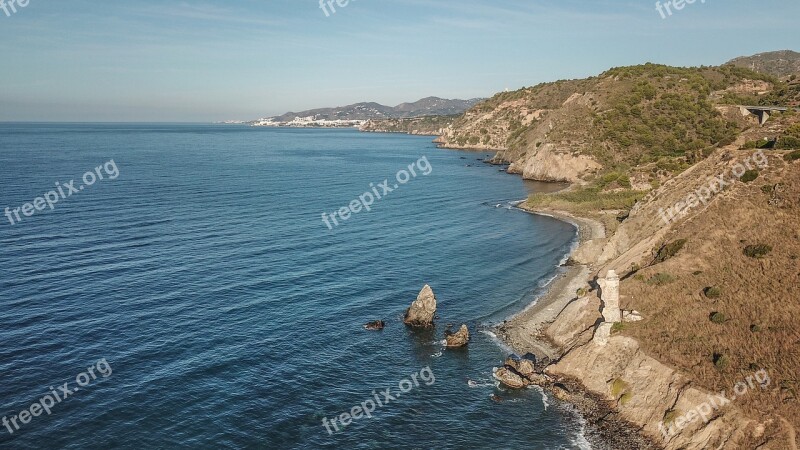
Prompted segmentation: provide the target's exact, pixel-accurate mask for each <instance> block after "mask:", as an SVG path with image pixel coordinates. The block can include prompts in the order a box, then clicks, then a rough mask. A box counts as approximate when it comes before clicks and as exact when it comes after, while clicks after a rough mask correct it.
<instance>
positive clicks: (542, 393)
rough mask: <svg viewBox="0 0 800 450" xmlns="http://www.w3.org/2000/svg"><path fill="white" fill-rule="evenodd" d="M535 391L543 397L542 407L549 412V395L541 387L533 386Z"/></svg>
mask: <svg viewBox="0 0 800 450" xmlns="http://www.w3.org/2000/svg"><path fill="white" fill-rule="evenodd" d="M530 387H531V388H533V389H536V390H537V391H539V394H541V395H542V406H544V410H545V411H547V407H548V406H550V402H548V400H549V398H548V397H547V393H545V392H544V389H542V387H541V386H536V385H531V386H530Z"/></svg>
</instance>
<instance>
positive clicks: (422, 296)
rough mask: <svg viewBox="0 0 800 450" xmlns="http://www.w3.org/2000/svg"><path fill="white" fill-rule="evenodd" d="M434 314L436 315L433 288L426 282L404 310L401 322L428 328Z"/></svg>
mask: <svg viewBox="0 0 800 450" xmlns="http://www.w3.org/2000/svg"><path fill="white" fill-rule="evenodd" d="M434 315H436V296H435V295H433V289H431V287H430V286H428V285H427V284H426V285H425V287H424V288H422V291H420V293H419V295H418V296H417V299H416V300H415V301H414V303H412V304H411V306H410V307H409V308H408V309H407V310H406V315H405V317H404V318H403V322H404V323H405V324H406V325H409V326H412V327H416V328H428V327H430V326H432V325H433V317H434Z"/></svg>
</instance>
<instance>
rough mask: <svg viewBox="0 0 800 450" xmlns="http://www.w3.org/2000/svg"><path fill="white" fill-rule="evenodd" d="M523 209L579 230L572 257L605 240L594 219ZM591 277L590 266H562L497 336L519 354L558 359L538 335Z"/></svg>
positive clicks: (551, 348) (550, 211)
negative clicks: (565, 223) (596, 240)
mask: <svg viewBox="0 0 800 450" xmlns="http://www.w3.org/2000/svg"><path fill="white" fill-rule="evenodd" d="M523 206H524V203H521V204H520V205H519V206H518V207H519V208H520V209H522V210H523V211H526V212H529V213H531V214H537V215H544V216H550V217H554V218H556V219H559V220H563V221H565V222H569V223H571V224H573V225H574V226H575V227H576V228H577V229H578V240H579V243H578V246H577V247H575V249H573V251H572V253H571V254H574V253H575V252H577V251H578V250H579V249H581V248H582V247H584V246H585V245H586V243H588V242H589V241H592V240H594V239H601V238H604V237H605V227H604V226H603V224H601V223H600V222H597V221H595V220H592V219H587V218H582V217H575V216H573V215H571V214H568V213H566V212H563V211H552V210H541V211H539V210H536V211H534V210H529V209H526V208H524V207H523ZM591 276H592V267H591V266H590V265H585V264H581V265H570V266H566V267H564V268H563V272H562V273H560V274H559V275H558V276H557V277H556V279H554V280H553V281H552V282H551V283H550V284H549V285H548V286H547V289H546V292H545V293H544V294H543V295H542V296H541V297H539V298H537V299H536V300H535V301H534V302H533V303H531V305H530V306H528V307H527V308H525V309H524V310H523V311H521V312H519V313H517V314H516V315H514V316H512V317H511V318H510V319H508V320H507V321H505V322H504V323H503V324H501V325H499V326H498V327H497V330H496V332H497V336H498V337H500V338H501V339H502V340H503V341H504V342H505V343H506V344H508V345H509V346H510V347H511V348H513V349H514V350H515V351H516V352H517V353H518V354H520V355H524V354H527V353H533V354H534V355H536V357H537V358H543V357H548V358H550V359H551V360H552V359H556V358H558V357H559V356H560V353H559V349H557V348H555V346H553V345H552V344H551V343H550V342H548V341H547V340H546V339H544V338H543V337H542V333H541V332H542V330H543V329H544V328H545V327H546V326H547V325H548V324H549V323H551V322H553V320H555V319H556V317H558V315H559V314H560V313H561V311H563V310H564V308H565V307H566V306H567V305H568V304H569V303H570V302H572V301H573V300H574V299H576V298H577V291H578V289H580V288H582V287H585V286H586V285H587V284H588V282H589V281H590V278H591Z"/></svg>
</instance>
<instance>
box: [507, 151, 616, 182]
mask: <svg viewBox="0 0 800 450" xmlns="http://www.w3.org/2000/svg"><path fill="white" fill-rule="evenodd" d="M600 168H601V166H600V164H599V163H597V162H596V161H595V160H594V159H592V158H590V157H588V156H586V155H582V154H580V153H577V152H574V153H567V152H559V151H558V150H557V149H556V146H555V145H554V144H550V143H547V144H544V145H541V146H540V147H539V148H538V149H536V150H534V151H532V152H530V153H526V154H525V156H523V157H522V158H520V159H519V160H518V161H517V162H514V163H512V164H511V165H510V166H509V167H508V172H509V173H518V174H520V175H522V177H523V178H525V179H528V180H537V181H566V182H569V183H579V182H581V179H582V178H583V176H584V175H586V174H587V173H590V172H592V171H594V170H598V169H600Z"/></svg>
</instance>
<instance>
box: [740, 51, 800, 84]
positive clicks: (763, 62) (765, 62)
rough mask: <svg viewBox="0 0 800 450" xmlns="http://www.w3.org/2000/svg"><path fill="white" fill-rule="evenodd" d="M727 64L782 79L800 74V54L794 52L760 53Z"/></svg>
mask: <svg viewBox="0 0 800 450" xmlns="http://www.w3.org/2000/svg"><path fill="white" fill-rule="evenodd" d="M727 64H731V65H734V66H738V67H745V68H747V69H750V70H754V71H756V72H759V73H766V74H769V75H773V76H776V77H781V78H782V77H786V76H789V75H795V74H800V53H797V52H794V51H792V50H781V51H777V52H767V53H759V54H757V55H753V56H742V57H739V58H736V59H732V60H730V61H728V63H727Z"/></svg>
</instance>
